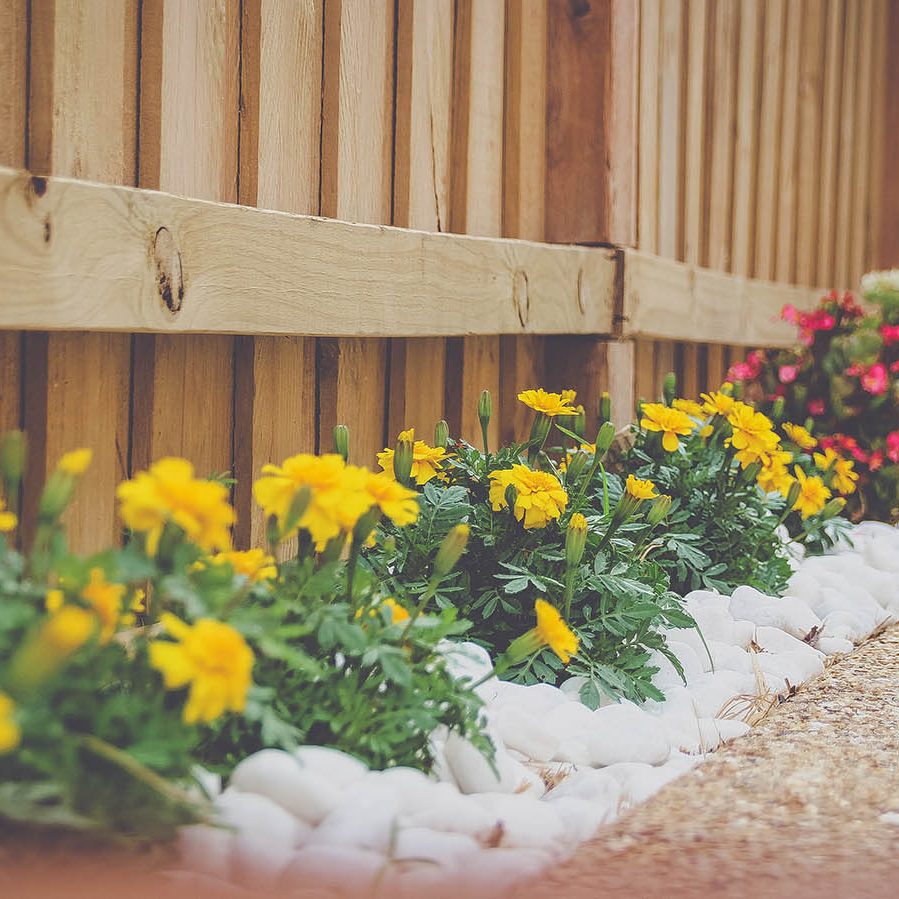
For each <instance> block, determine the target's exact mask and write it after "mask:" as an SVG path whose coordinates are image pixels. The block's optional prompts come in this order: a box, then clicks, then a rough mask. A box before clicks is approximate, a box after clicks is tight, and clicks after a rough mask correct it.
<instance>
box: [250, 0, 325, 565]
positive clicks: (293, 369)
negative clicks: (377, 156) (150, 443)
mask: <svg viewBox="0 0 899 899" xmlns="http://www.w3.org/2000/svg"><path fill="white" fill-rule="evenodd" d="M242 15H243V19H242V25H241V41H242V44H241V68H240V71H241V97H242V101H243V102H242V106H241V121H240V195H239V199H240V202H241V203H244V204H252V205H257V206H260V207H263V208H266V209H283V210H285V211H287V212H302V213H317V212H318V194H319V149H320V140H321V49H322V29H323V25H322V2H321V0H311V2H307V3H295V2H292V0H245V2H244V4H243V8H242ZM315 353H316V349H315V340H314V339H312V338H303V337H241V338H239V339H238V341H237V343H236V350H235V357H234V427H235V433H236V434H239V435H240V438H239V439H237V440H235V441H234V474H235V477H236V479H237V484H236V486H235V489H234V501H235V506H236V509H237V527H236V531H235V536H236V538H237V541H238V543H239V544H240V545H241V546H246V545H253V546H264V545H265V539H266V538H265V519H264V516H263V514H262V511H261V510H260V509H259V508H258V507H257V506H256V504H255V503H254V502H253V500H252V495H251V490H252V483H253V481H254V480H255V479H256V478H257V477H258V476H259V473H260V469H261V468H262V466H263V465H265V464H266V463H268V462H279V461H280V460H281V459H283V458H285V457H286V456H289V455H291V454H293V453H297V452H301V451H304V452H312V451H314V450H315V446H316V436H317V434H316V420H315V402H316V379H315ZM284 552H285V554H291V553H295V552H296V550H295V548H293V547H286V548H284Z"/></svg>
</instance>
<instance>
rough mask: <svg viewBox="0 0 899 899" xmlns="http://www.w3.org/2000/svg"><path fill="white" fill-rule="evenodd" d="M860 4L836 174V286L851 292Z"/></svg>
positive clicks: (851, 27)
mask: <svg viewBox="0 0 899 899" xmlns="http://www.w3.org/2000/svg"><path fill="white" fill-rule="evenodd" d="M860 19H861V4H859V3H847V5H846V19H845V24H844V31H843V67H842V75H843V93H842V97H841V104H840V156H839V170H838V174H837V202H836V217H837V229H838V230H837V241H836V249H835V256H834V272H833V282H834V286H835V287H837V288H840V289H845V288H849V287H851V286H852V284H851V261H850V256H849V254H850V249H851V247H850V240H849V231H848V229H849V223H850V222H851V221H852V201H853V195H852V190H853V161H854V156H855V149H856V142H857V135H856V133H855V109H856V104H857V103H858V99H859V97H858V90H857V89H858V68H859V59H858V49H859V24H860Z"/></svg>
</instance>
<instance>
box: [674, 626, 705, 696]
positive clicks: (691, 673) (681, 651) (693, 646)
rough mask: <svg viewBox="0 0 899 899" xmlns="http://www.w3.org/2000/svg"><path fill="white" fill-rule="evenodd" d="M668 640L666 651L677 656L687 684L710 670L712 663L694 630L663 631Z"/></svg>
mask: <svg viewBox="0 0 899 899" xmlns="http://www.w3.org/2000/svg"><path fill="white" fill-rule="evenodd" d="M664 633H665V636H666V638H667V640H668V649H670V650H671V652H672V653H673V654H674V655H675V656H677V659H678V661H679V662H680V663H681V667H682V668H683V669H684V675H685V676H686V678H687V683H689V682H690V680H691V679H692V678H694V677H697V676H698V675H700V674H702V673H703V672H704V671H711V670H712V662H711V660H710V659H709V654H708V653H707V652H706V648H705V646H703V645H702V637H700V636H699V632H698V631H696V630H695V629H694V628H686V627H682V628H675V629H673V630H669V631H665V632H664Z"/></svg>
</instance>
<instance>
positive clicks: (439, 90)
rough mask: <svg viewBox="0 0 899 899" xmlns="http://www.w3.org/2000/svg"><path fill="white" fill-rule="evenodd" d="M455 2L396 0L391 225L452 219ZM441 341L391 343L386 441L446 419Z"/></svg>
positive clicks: (434, 225)
mask: <svg viewBox="0 0 899 899" xmlns="http://www.w3.org/2000/svg"><path fill="white" fill-rule="evenodd" d="M453 12H454V6H453V3H452V0H400V2H399V3H398V5H397V37H396V59H397V63H396V66H397V68H396V133H395V136H394V163H393V197H394V199H393V224H394V225H397V226H399V227H404V228H420V229H421V230H423V231H435V232H443V231H446V230H447V229H448V228H449V220H450V208H449V204H450V180H451V173H450V128H451V119H452V87H453ZM445 365H446V344H445V341H443V340H441V339H439V338H419V339H415V340H396V339H395V340H393V341H391V346H390V399H389V410H388V442H392V440H393V437H394V436H395V435H396V434H397V433H398V432H399V431H400V430H402V429H404V428H406V427H414V428H415V429H416V433H417V434H419V435H420V436H421V437H423V438H424V439H425V440H429V441H430V440H431V436H432V434H433V430H434V424H435V423H436V422H437V421H438V420H439V419H440V418H442V417H443V405H444V392H445V382H444V370H445Z"/></svg>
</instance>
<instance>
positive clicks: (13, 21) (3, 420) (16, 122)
mask: <svg viewBox="0 0 899 899" xmlns="http://www.w3.org/2000/svg"><path fill="white" fill-rule="evenodd" d="M27 35H28V5H27V3H26V0H9V2H7V3H4V4H2V6H0V85H2V86H3V90H2V91H0V165H8V166H15V167H19V166H24V165H25V134H26V127H27V123H26V116H27V110H28V85H27V80H26V75H27V66H28V63H27V53H28V48H27ZM21 365H22V335H21V334H20V333H19V332H17V331H0V384H2V385H3V387H2V389H0V433H3V432H4V431H7V430H9V429H10V428H18V427H19V426H20V425H21V424H22V421H21V412H22V410H21V402H20V400H21V391H22V385H21Z"/></svg>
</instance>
